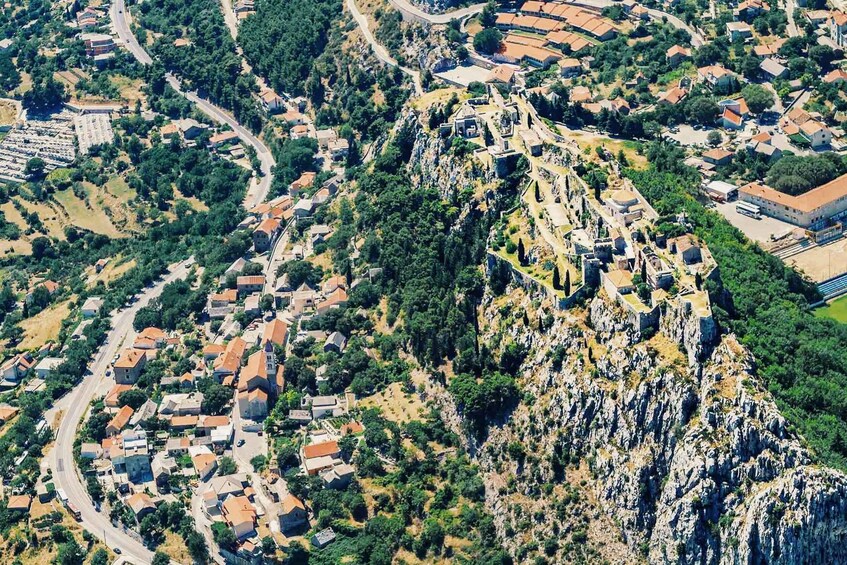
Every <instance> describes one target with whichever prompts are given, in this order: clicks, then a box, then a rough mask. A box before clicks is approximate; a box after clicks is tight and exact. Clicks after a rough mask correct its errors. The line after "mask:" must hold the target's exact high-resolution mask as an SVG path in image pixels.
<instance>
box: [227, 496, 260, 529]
mask: <svg viewBox="0 0 847 565" xmlns="http://www.w3.org/2000/svg"><path fill="white" fill-rule="evenodd" d="M221 515H222V516H223V518H224V520H225V521H226V524H227V525H228V526H229V527H230V528H232V531H233V533H235V537H236V538H238V539H243V538H245V537H248V536H250V535H251V534H252V533H253V532H254V531H255V529H256V525H257V522H256V509H255V508H253V505H252V504H251V503H250V499H248V498H247V497H246V496H230V497H228V498H227V499H226V500H224V502H223V504H222V505H221Z"/></svg>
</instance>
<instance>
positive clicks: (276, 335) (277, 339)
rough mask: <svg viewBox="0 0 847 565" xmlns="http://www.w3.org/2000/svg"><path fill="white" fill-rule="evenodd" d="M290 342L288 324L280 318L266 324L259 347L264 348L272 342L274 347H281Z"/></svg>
mask: <svg viewBox="0 0 847 565" xmlns="http://www.w3.org/2000/svg"><path fill="white" fill-rule="evenodd" d="M287 340H288V324H286V323H285V322H283V321H282V320H280V319H279V318H274V319H273V320H271V321H270V322H268V323H267V324H265V328H264V330H262V337H261V339H260V340H259V345H261V346H263V345H265V344H266V343H268V342H270V343H271V344H272V345H277V346H279V347H283V346H285V342H286V341H287Z"/></svg>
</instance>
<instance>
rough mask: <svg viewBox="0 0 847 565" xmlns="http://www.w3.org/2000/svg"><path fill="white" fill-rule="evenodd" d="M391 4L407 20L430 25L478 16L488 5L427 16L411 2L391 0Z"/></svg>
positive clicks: (477, 5)
mask: <svg viewBox="0 0 847 565" xmlns="http://www.w3.org/2000/svg"><path fill="white" fill-rule="evenodd" d="M390 2H391V5H392V6H394V7H395V8H397V10H398V11H399V12H400V13H401V14H403V16H404V18H405V19H410V20H417V21H419V22H426V23H428V24H435V25H445V24H449V23H450V21H451V20H461V19H464V18H465V17H467V16H471V15H473V14H478V13H480V12H481V11H482V9H483V8H485V4H486V3H485V2H481V3H479V4H473V5H471V6H466V7H464V8H461V9H459V10H456V11H454V12H446V13H444V14H427V13H426V12H424V11H423V10H421V9H420V8H418V7H417V6H415V5H414V4H412V3H411V2H409V0H390Z"/></svg>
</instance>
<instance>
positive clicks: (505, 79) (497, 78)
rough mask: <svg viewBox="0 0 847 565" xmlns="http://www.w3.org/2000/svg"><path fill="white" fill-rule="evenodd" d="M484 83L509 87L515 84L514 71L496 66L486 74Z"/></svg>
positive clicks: (503, 66) (504, 66)
mask: <svg viewBox="0 0 847 565" xmlns="http://www.w3.org/2000/svg"><path fill="white" fill-rule="evenodd" d="M485 82H488V83H493V84H503V85H506V86H511V85H512V84H513V83H514V82H515V69H513V68H512V67H509V66H507V65H497V66H496V67H494V68H493V69H492V70H491V72H490V73H488V77H487V78H486V79H485Z"/></svg>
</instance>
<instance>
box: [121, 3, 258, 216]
mask: <svg viewBox="0 0 847 565" xmlns="http://www.w3.org/2000/svg"><path fill="white" fill-rule="evenodd" d="M110 14H111V18H112V25H113V26H114V28H115V32H116V33H117V34H118V37H119V38H120V39H121V41H123V44H124V46H125V47H126V48H127V50H128V51H129V52H130V53H132V55H133V56H134V57H135V58H136V60H137V61H138V62H139V63H141V64H142V65H150V64H152V63H153V58H152V57H150V54H149V53H147V51H145V50H144V49H143V48H142V47H141V45H139V44H138V40H137V39H136V38H135V35H134V34H133V33H132V30H131V29H130V27H129V23H128V22H127V14H126V5H125V0H115V1H114V2H113V3H112V7H111V9H110ZM167 81H168V84H170V85H171V87H172V88H173V89H174V90H176V91H177V92H179V93H180V94H182V95H183V96H185V97H186V98H187V99H188V100H190V101H191V102H193V103H194V104H195V105H196V106H197V107H198V108H199V109H200V110H201V111H202V112H203V113H204V114H206V115H207V116H209V117H210V118H212V119H213V120H214V121H216V122H218V123H219V124H226V125H228V126H229V127H230V128H232V130H233V131H234V132H235V133H237V134H238V137H239V138H240V139H241V141H242V142H243V143H246V144H248V145H250V146H252V147H253V148H254V149H255V150H256V156H257V157H258V158H259V162H260V163H261V171H262V176H261V177H259V178H258V180H257V182H254V183H252V185H251V187H250V189H249V190H248V191H247V195H246V197H245V199H244V207H245V208H247V209H250V208H252V207H254V206H256V205H257V204H259V203H260V202H262V201H263V200H265V198H267V196H268V192H269V191H270V189H271V182H272V181H273V167H274V164H275V163H274V158H273V155H272V154H271V151H270V149H268V148H267V146H266V145H265V144H264V143H262V141H261V140H260V139H259V138H258V137H256V136H255V135H253V133H252V132H250V130H248V129H247V128H245V127H243V126H242V125H241V124H239V123H238V122H237V121H236V120H235V118H233V117H232V116H231V115H230V114H229V113H228V112H226V111H225V110H223V109H221V108H219V107H217V106H215V105H214V104H212V103H211V102H209V101H208V100H206V99H204V98H200V97H199V96H197V94H195V93H193V92H185V91H184V90H183V88H182V83H180V81H179V79H178V78H176V77H175V76H173V75H172V74H170V73H169V74H168V75H167Z"/></svg>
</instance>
